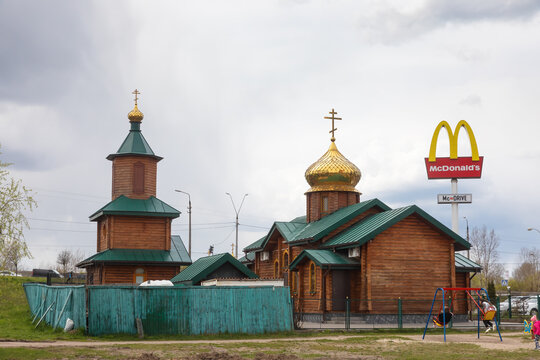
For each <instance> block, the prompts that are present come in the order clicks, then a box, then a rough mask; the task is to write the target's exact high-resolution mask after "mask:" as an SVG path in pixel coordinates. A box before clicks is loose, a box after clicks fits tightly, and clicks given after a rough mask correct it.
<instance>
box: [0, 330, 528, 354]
mask: <svg viewBox="0 0 540 360" xmlns="http://www.w3.org/2000/svg"><path fill="white" fill-rule="evenodd" d="M399 336H400V337H401V339H396V338H391V339H381V340H378V341H379V342H382V343H390V342H393V343H408V342H411V343H412V342H426V343H443V342H444V338H443V336H442V335H429V334H427V335H426V338H425V340H422V335H406V334H404V335H399ZM351 337H362V335H338V336H320V337H308V338H306V337H294V338H279V339H244V340H212V343H213V344H235V343H244V344H245V343H261V344H262V343H271V342H282V341H291V342H294V341H318V340H334V341H339V340H343V339H348V338H351ZM446 342H447V343H463V344H476V345H479V346H481V347H483V348H486V349H499V350H517V349H531V348H532V346H533V344H532V340H528V339H527V338H525V337H524V335H523V333H522V332H512V333H504V334H503V341H502V342H501V341H500V339H499V335H498V334H496V333H495V334H493V333H490V334H483V333H481V334H480V339H478V338H477V336H476V334H449V335H447V336H446ZM158 344H208V340H158V341H148V340H140V341H3V340H0V348H20V347H24V348H47V347H107V346H116V345H158Z"/></svg>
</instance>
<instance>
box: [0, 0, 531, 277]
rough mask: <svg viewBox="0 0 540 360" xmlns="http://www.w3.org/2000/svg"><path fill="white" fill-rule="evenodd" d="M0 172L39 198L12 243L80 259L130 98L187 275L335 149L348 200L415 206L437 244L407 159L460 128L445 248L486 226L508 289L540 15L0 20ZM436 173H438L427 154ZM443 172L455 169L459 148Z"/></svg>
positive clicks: (288, 9) (428, 192)
mask: <svg viewBox="0 0 540 360" xmlns="http://www.w3.org/2000/svg"><path fill="white" fill-rule="evenodd" d="M0 34H1V36H0V144H1V146H2V148H1V151H2V154H1V155H0V160H2V161H4V162H12V163H14V165H13V166H12V167H11V171H12V173H13V175H14V176H15V177H17V178H20V179H22V180H23V182H24V183H25V184H26V185H28V186H29V187H31V188H32V189H33V190H34V191H35V192H36V198H37V200H38V203H39V207H38V208H37V209H36V210H35V211H34V212H33V213H31V214H29V215H28V216H29V218H30V225H31V229H30V230H28V231H27V232H26V239H27V242H28V244H29V247H30V250H31V251H32V253H33V255H34V258H33V259H31V260H25V262H24V264H23V267H26V268H29V269H30V268H32V267H38V266H49V265H52V264H54V263H55V260H56V256H57V254H58V252H59V251H61V250H63V249H70V250H73V251H77V250H78V251H82V252H84V253H85V254H86V255H87V256H89V255H92V254H93V253H94V252H95V249H96V234H95V231H96V225H95V223H90V222H89V221H88V216H89V215H90V214H92V213H93V212H94V211H96V210H97V209H99V208H100V207H101V206H103V205H105V204H106V203H107V202H108V201H110V192H111V163H110V162H109V161H108V160H106V159H105V157H106V156H107V155H108V154H110V153H114V152H116V150H117V149H118V147H119V146H120V144H121V143H122V141H123V140H124V138H125V136H126V135H127V133H128V130H129V124H128V119H127V113H128V112H129V111H130V110H131V109H132V108H133V95H132V94H131V92H132V91H133V90H134V89H135V88H137V89H139V90H140V91H141V95H140V101H139V109H140V110H141V111H142V112H143V113H144V115H145V117H144V120H143V123H142V131H143V134H144V136H145V137H146V139H147V140H148V142H149V144H150V145H151V147H152V149H153V150H154V152H155V153H156V154H157V155H160V156H163V157H164V160H162V161H161V162H160V163H159V168H158V197H159V198H160V199H162V200H164V201H165V202H167V203H169V204H170V205H172V206H174V207H176V208H177V209H179V210H180V211H182V212H183V214H182V215H181V217H180V218H179V219H177V220H175V222H174V223H173V233H176V234H179V235H181V236H182V238H183V239H184V240H185V242H187V223H188V221H187V219H188V218H187V211H186V206H187V196H185V195H183V194H179V193H175V192H174V189H181V190H183V191H186V192H189V193H190V194H191V199H192V203H193V220H192V221H193V258H198V257H200V256H203V255H204V254H205V253H206V252H207V250H208V247H209V246H210V245H215V249H216V252H225V251H230V250H231V243H233V242H234V218H235V213H234V210H233V207H232V204H231V201H230V199H229V197H228V196H227V195H225V193H226V192H229V193H231V194H232V195H233V198H234V200H235V202H236V206H237V207H238V205H239V203H240V201H241V199H242V196H243V194H244V193H248V194H249V196H248V197H247V198H246V200H245V203H244V205H243V207H242V210H241V212H240V224H241V225H240V233H239V241H240V246H241V248H242V247H244V246H246V245H248V244H249V243H251V242H253V241H255V240H257V239H258V238H259V237H261V236H263V235H264V234H265V231H266V229H268V228H270V226H271V225H272V223H273V221H275V220H289V219H292V218H293V217H296V216H299V215H303V214H304V213H305V196H304V192H305V191H306V190H307V189H308V188H309V186H308V184H307V183H306V181H305V179H304V171H305V170H306V169H307V168H308V166H309V165H310V164H311V163H313V162H314V161H316V160H317V159H318V158H319V157H320V156H321V155H322V154H323V153H324V152H325V151H326V150H327V148H328V146H329V143H330V142H329V138H330V135H329V134H328V131H329V130H330V123H329V121H328V120H324V119H323V117H324V116H326V115H327V113H328V111H330V110H331V109H332V108H335V109H336V111H337V112H338V113H339V115H338V116H341V117H342V118H343V120H342V121H340V122H339V123H337V128H338V131H337V132H336V138H337V141H336V144H337V146H338V148H339V149H340V151H341V152H342V153H343V154H344V155H345V156H346V157H347V158H348V159H349V160H351V161H352V162H354V163H355V164H356V165H357V166H358V167H359V168H360V169H361V171H362V174H363V175H362V179H361V180H360V183H359V184H358V186H357V189H358V190H359V191H361V192H362V193H363V195H362V197H361V199H362V200H367V199H371V198H375V197H376V198H379V199H380V200H382V201H383V202H385V203H387V204H388V205H389V206H391V207H399V206H405V205H409V204H417V205H419V206H420V207H422V208H423V209H424V210H426V211H428V212H429V213H430V214H432V215H433V216H434V217H436V218H437V219H439V220H440V221H442V222H443V223H445V224H446V225H448V226H450V225H451V210H450V206H449V205H438V204H437V201H436V196H437V194H438V193H449V192H450V181H449V180H427V177H426V170H425V166H424V163H423V158H424V157H426V156H427V155H428V151H429V145H430V141H431V136H432V134H433V131H434V129H435V127H436V125H437V124H438V123H439V122H440V121H441V120H446V121H448V122H449V123H450V124H451V125H452V126H455V124H457V122H458V121H459V120H462V119H464V120H466V121H468V122H469V124H470V125H471V126H472V128H473V130H474V133H475V136H476V140H477V142H478V146H479V151H480V155H483V156H484V157H485V159H484V171H483V174H482V179H474V180H466V179H463V180H460V182H459V192H461V193H472V194H473V203H472V204H470V205H462V206H461V207H460V210H459V211H460V214H459V215H460V234H461V235H463V236H465V224H466V223H465V220H464V219H463V216H466V217H467V219H468V222H469V225H470V227H471V228H472V227H473V226H477V227H480V226H483V225H486V226H487V227H488V228H489V229H491V228H493V229H494V230H495V231H496V233H497V234H498V235H499V236H500V239H501V246H500V261H501V262H503V263H504V264H505V266H506V267H507V269H509V270H511V269H512V267H515V264H516V263H517V262H518V261H519V260H518V254H519V249H520V248H522V247H529V248H532V247H540V233H538V232H535V231H527V228H529V227H535V228H539V229H540V217H539V215H538V211H539V210H538V209H539V208H540V195H539V191H538V184H539V182H538V178H539V177H540V167H539V162H540V146H539V143H538V134H539V133H540V121H539V117H540V85H539V84H540V70H539V65H538V64H540V46H539V45H540V2H538V1H535V0H522V1H512V0H489V1H488V0H486V1H480V0H479V1H474V2H471V1H467V0H454V1H401V0H400V1H397V0H396V1H380V0H373V1H284V0H276V1H256V2H254V1H228V2H222V1H199V2H196V1H154V2H147V1H115V2H109V1H87V2H68V1H62V2H61V1H0ZM437 154H438V155H439V156H447V155H448V139H447V137H446V135H445V134H442V135H441V136H440V141H439V147H438V152H437ZM459 155H460V156H467V155H470V146H469V145H468V142H467V137H466V136H461V137H460V141H459Z"/></svg>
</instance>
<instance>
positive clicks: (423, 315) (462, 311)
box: [292, 295, 540, 330]
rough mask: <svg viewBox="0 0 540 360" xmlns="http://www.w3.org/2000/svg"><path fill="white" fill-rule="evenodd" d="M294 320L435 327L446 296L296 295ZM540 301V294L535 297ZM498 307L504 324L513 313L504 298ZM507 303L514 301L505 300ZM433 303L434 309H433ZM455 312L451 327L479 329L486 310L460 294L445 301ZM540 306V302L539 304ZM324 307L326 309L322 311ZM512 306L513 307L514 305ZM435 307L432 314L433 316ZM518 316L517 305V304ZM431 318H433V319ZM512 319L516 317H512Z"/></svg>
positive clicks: (330, 325)
mask: <svg viewBox="0 0 540 360" xmlns="http://www.w3.org/2000/svg"><path fill="white" fill-rule="evenodd" d="M292 300H293V320H294V324H295V327H296V328H298V329H346V330H348V329H384V328H388V329H392V328H395V329H403V328H423V327H425V326H426V323H428V326H430V327H431V326H433V322H432V321H431V318H433V317H436V316H438V315H439V314H440V313H442V312H443V307H442V299H441V298H440V297H438V299H436V301H435V302H433V298H429V299H427V298H426V299H401V298H398V299H349V298H345V299H335V298H313V297H311V298H293V299H292ZM535 300H537V301H538V302H540V296H537V297H535ZM492 301H493V303H494V305H495V306H496V307H497V316H496V321H497V322H499V323H500V321H501V316H502V317H503V320H505V319H508V315H509V314H510V316H512V310H511V311H510V312H509V311H508V310H507V309H508V306H505V304H504V302H502V303H501V298H500V297H497V298H495V299H492ZM505 301H506V302H508V301H510V302H512V300H511V299H510V300H508V299H505ZM432 304H433V308H432ZM445 305H447V306H448V307H449V309H450V311H451V312H452V314H453V316H452V319H451V320H450V321H449V322H448V323H449V326H450V327H459V328H467V327H470V328H475V327H477V326H478V324H480V326H483V324H482V322H481V318H482V313H481V312H480V313H479V311H478V307H477V304H476V303H475V301H473V300H472V299H470V298H468V297H466V295H463V296H456V297H455V298H454V299H451V298H448V299H447V300H445ZM539 305H540V304H539ZM538 308H540V306H538V307H536V309H538ZM322 309H324V311H322ZM511 309H512V307H511ZM430 310H431V316H430ZM513 314H514V315H513V316H514V318H513V320H514V321H519V320H518V319H516V315H515V314H516V305H515V302H514V307H513ZM430 317H431V318H430ZM511 319H512V318H511Z"/></svg>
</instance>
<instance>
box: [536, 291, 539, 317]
mask: <svg viewBox="0 0 540 360" xmlns="http://www.w3.org/2000/svg"><path fill="white" fill-rule="evenodd" d="M536 312H537V313H539V314H540V295H536Z"/></svg>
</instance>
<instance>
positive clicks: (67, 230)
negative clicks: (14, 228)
mask: <svg viewBox="0 0 540 360" xmlns="http://www.w3.org/2000/svg"><path fill="white" fill-rule="evenodd" d="M29 230H40V231H63V232H87V233H95V231H94V230H69V229H43V228H35V227H31V228H30V229H29Z"/></svg>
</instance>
